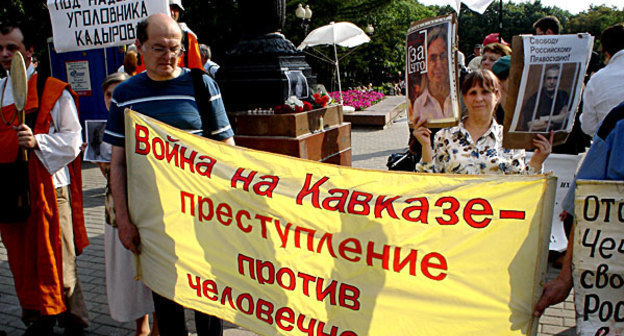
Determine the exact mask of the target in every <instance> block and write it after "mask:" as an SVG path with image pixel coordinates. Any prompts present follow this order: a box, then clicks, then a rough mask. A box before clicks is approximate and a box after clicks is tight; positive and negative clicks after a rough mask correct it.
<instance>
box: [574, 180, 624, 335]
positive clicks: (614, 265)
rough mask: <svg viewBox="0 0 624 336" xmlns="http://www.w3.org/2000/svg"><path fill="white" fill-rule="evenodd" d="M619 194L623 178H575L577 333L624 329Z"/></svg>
mask: <svg viewBox="0 0 624 336" xmlns="http://www.w3.org/2000/svg"><path fill="white" fill-rule="evenodd" d="M623 195H624V182H623V181H587V180H581V181H577V186H576V193H575V195H574V212H575V216H576V221H577V222H576V230H575V231H574V254H573V256H574V257H573V260H572V263H573V270H574V271H573V278H574V279H575V281H574V304H575V306H576V328H577V334H578V335H591V336H594V335H605V336H606V335H622V334H623V333H624V255H623V253H624V250H623V247H624V246H623V244H624V197H623Z"/></svg>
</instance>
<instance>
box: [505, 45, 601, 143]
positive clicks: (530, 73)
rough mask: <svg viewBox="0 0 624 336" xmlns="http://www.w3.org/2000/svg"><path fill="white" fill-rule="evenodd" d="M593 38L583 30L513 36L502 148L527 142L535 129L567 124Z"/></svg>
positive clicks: (565, 130)
mask: <svg viewBox="0 0 624 336" xmlns="http://www.w3.org/2000/svg"><path fill="white" fill-rule="evenodd" d="M593 41H594V38H593V37H592V36H591V35H589V34H571V35H543V36H533V35H522V36H514V39H513V50H514V51H513V55H512V58H511V70H510V74H509V79H508V81H509V83H508V90H507V92H508V95H507V99H506V102H505V104H504V110H505V123H504V126H505V134H504V136H503V137H504V143H503V144H504V146H505V148H527V149H531V148H533V144H532V141H531V140H532V139H533V137H534V134H535V133H541V134H547V133H549V132H550V131H553V132H555V144H560V143H563V142H564V141H565V139H566V138H567V136H568V134H569V133H570V131H571V130H572V126H573V123H574V116H575V114H576V111H577V109H578V105H579V102H580V100H581V91H582V87H583V79H584V77H585V72H586V69H587V64H588V63H589V59H590V56H591V51H592V46H593Z"/></svg>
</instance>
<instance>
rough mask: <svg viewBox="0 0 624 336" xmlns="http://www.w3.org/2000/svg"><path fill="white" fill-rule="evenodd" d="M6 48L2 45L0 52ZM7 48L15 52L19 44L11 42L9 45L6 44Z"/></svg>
mask: <svg viewBox="0 0 624 336" xmlns="http://www.w3.org/2000/svg"><path fill="white" fill-rule="evenodd" d="M4 48H5V47H4V46H1V45H0V52H2V51H3V50H4ZM6 50H8V51H10V52H12V53H14V52H16V51H18V50H19V46H18V45H16V44H9V45H8V46H6Z"/></svg>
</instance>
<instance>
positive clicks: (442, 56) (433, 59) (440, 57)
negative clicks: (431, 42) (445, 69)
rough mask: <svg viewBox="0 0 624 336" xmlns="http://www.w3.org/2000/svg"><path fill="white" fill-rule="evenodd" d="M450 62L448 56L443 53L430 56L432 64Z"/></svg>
mask: <svg viewBox="0 0 624 336" xmlns="http://www.w3.org/2000/svg"><path fill="white" fill-rule="evenodd" d="M447 60H448V54H447V53H445V52H443V53H441V54H429V61H431V62H437V61H440V62H444V61H447Z"/></svg>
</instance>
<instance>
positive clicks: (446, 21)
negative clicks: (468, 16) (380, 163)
mask: <svg viewBox="0 0 624 336" xmlns="http://www.w3.org/2000/svg"><path fill="white" fill-rule="evenodd" d="M405 47H406V60H405V65H406V69H405V76H406V83H407V104H406V106H407V115H408V123H409V124H410V128H411V125H413V124H414V123H413V121H414V119H415V118H416V117H420V118H426V119H427V123H426V125H425V126H427V127H433V128H441V127H448V126H453V125H456V124H457V123H458V122H459V118H460V114H461V112H460V105H459V77H458V74H459V71H458V67H457V18H456V16H455V13H451V14H448V15H445V16H439V17H435V18H430V19H426V20H422V21H418V22H415V23H413V24H412V25H411V26H410V28H409V29H408V31H407V41H406V44H405Z"/></svg>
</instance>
